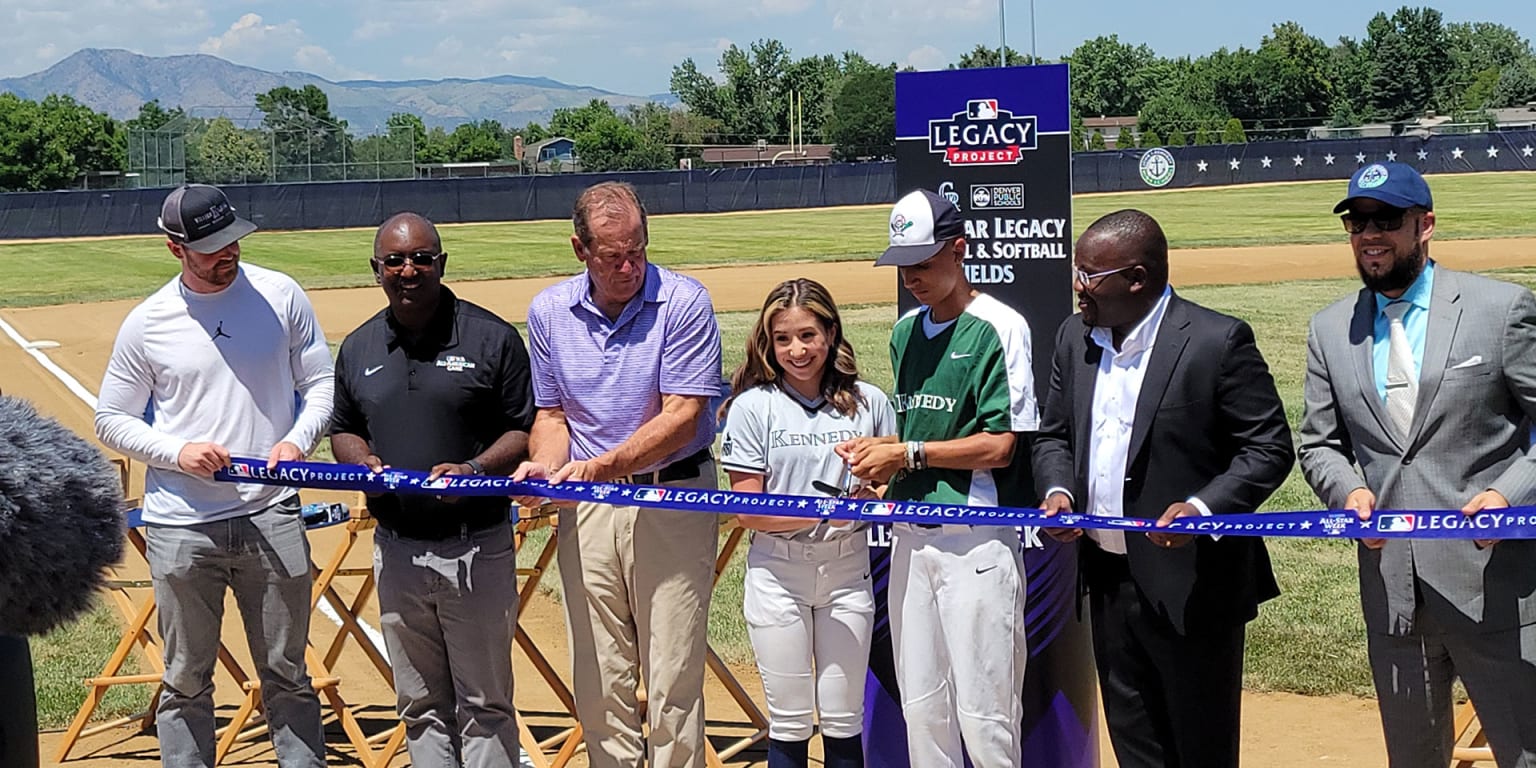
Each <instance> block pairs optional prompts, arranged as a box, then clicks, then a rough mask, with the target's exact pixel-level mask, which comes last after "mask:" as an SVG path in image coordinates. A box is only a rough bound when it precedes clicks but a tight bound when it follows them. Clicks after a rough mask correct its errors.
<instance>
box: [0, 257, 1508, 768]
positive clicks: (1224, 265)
mask: <svg viewBox="0 0 1536 768" xmlns="http://www.w3.org/2000/svg"><path fill="white" fill-rule="evenodd" d="M1434 253H1435V257H1436V258H1437V260H1439V261H1440V262H1442V263H1444V264H1446V265H1448V266H1452V267H1455V268H1459V269H1470V270H1486V269H1493V268H1500V267H1509V266H1536V241H1533V240H1487V241H1446V242H1440V243H1436V244H1435V248H1434ZM575 266H576V265H575V263H574V262H573V264H572V267H575ZM1172 269H1173V275H1172V279H1173V282H1174V284H1175V285H1176V286H1179V285H1195V284H1226V283H1257V282H1278V281H1289V280H1297V279H1317V278H1331V277H1348V276H1351V275H1353V274H1354V267H1353V262H1352V260H1351V258H1350V256H1349V253H1348V250H1347V249H1346V248H1345V247H1344V246H1343V245H1342V244H1340V245H1327V246H1291V247H1265V248H1249V249H1208V250H1197V251H1180V252H1176V253H1175V254H1174V256H1173V258H1172ZM690 274H693V275H694V276H696V277H698V278H699V279H700V280H702V281H703V282H704V283H705V284H706V285H707V286H708V288H709V289H710V292H711V295H712V296H713V298H714V301H715V306H716V308H717V309H718V310H719V311H738V310H752V309H756V308H757V307H758V306H760V304H761V301H762V298H763V296H764V295H765V294H766V292H767V290H768V289H769V288H770V287H771V286H772V285H773V284H775V283H777V282H779V281H781V280H784V279H787V278H790V277H810V278H813V279H816V280H818V281H820V282H822V283H824V284H825V285H827V286H828V288H830V289H831V291H832V293H833V295H834V296H836V297H837V300H838V301H839V302H840V303H842V304H845V305H852V304H874V303H890V302H893V301H894V300H895V296H896V275H895V273H894V271H893V270H885V269H878V270H877V269H873V268H872V267H870V266H869V265H868V264H867V263H848V262H842V263H814V264H776V265H768V266H747V267H734V268H721V269H703V270H694V271H691V272H690ZM555 281H556V280H555V279H537V280H500V281H486V282H472V283H454V284H453V287H454V289H455V290H456V291H457V292H458V293H459V294H460V295H461V296H464V297H465V298H467V299H469V300H471V301H474V302H476V303H479V304H481V305H483V306H486V307H488V308H490V309H492V310H494V311H497V312H499V313H501V314H502V315H503V316H504V317H507V318H508V319H511V320H517V321H521V320H522V319H523V310H524V308H525V307H526V306H527V305H528V302H529V300H530V299H531V298H532V297H533V295H534V294H535V293H537V292H538V291H539V290H540V289H542V288H544V287H545V286H547V285H549V284H551V283H553V282H555ZM310 295H311V297H312V299H313V301H314V303H315V306H316V309H317V312H318V314H319V318H320V322H321V325H322V327H323V328H325V330H326V335H327V336H328V337H329V338H330V339H331V340H333V341H339V340H340V339H341V338H342V337H343V336H345V335H346V333H347V332H348V331H350V330H351V329H352V328H354V327H356V326H357V325H358V324H360V323H361V322H362V321H363V320H365V319H366V318H367V317H369V316H370V315H372V314H373V313H374V312H377V311H378V310H379V309H380V307H382V306H383V296H382V294H381V292H380V291H379V289H378V288H377V287H370V288H360V289H345V290H323V291H313V292H312V293H311V294H310ZM134 303H135V302H129V301H121V302H107V303H100V304H83V305H82V304H75V305H62V306H53V307H37V308H29V309H11V310H4V311H0V319H3V320H4V321H5V322H6V323H9V324H10V325H11V326H13V327H14V329H15V330H16V332H17V333H18V334H19V335H20V336H22V337H24V338H25V339H27V340H29V341H43V340H46V341H53V342H57V343H58V346H57V347H56V348H50V349H46V350H44V351H43V354H45V355H46V356H47V357H48V359H49V360H51V361H52V362H53V363H55V364H56V365H58V366H59V367H60V368H62V369H63V370H64V371H65V372H67V373H68V374H70V375H72V376H73V377H75V378H76V379H78V380H79V382H80V383H81V384H82V385H83V386H84V388H85V389H87V390H90V391H91V392H94V391H95V390H96V389H97V387H98V386H99V383H100V381H101V376H102V372H103V370H104V368H105V364H106V360H107V357H108V355H109V353H110V351H111V346H112V341H113V338H114V336H115V334H116V331H117V328H118V326H119V324H120V323H121V322H122V319H123V316H124V315H125V314H126V313H127V312H128V310H129V309H130V308H131V307H132V306H133V304H134ZM0 370H4V371H5V372H6V373H5V374H4V377H3V379H0V389H3V390H4V391H5V393H6V394H9V395H17V396H21V397H25V398H27V399H28V400H31V401H32V402H34V403H35V404H37V406H38V407H39V409H40V410H42V411H43V412H45V413H48V414H49V415H52V416H54V417H55V418H58V419H60V420H61V421H62V422H63V423H64V424H66V425H67V426H69V427H71V428H72V429H75V430H77V431H79V432H80V433H81V434H85V435H90V434H91V433H92V429H91V413H90V408H89V407H88V406H87V405H86V404H85V403H84V402H82V401H81V399H80V398H78V397H76V396H75V395H74V394H72V393H71V392H70V391H69V390H68V389H67V388H66V387H64V386H63V385H62V384H61V383H60V382H59V381H58V380H57V379H56V378H55V377H54V376H53V375H51V374H50V373H48V372H47V371H45V370H44V369H43V367H42V366H41V365H40V364H39V363H38V362H37V361H36V360H35V359H33V358H31V357H29V356H28V355H27V354H26V353H25V352H24V351H23V350H22V349H21V348H20V347H18V345H17V344H15V343H14V342H13V341H12V340H10V339H6V338H0ZM313 498H319V495H318V494H317V495H314V496H311V495H309V494H306V499H313ZM340 537H341V531H340V529H339V528H332V529H327V530H325V531H320V532H316V533H315V534H314V535H313V537H312V544H313V547H314V551H315V556H316V558H317V559H320V558H322V557H324V556H328V555H329V553H330V552H331V551H332V550H333V548H334V547H335V546H336V543H337V542H338V541H339V540H340ZM370 551H371V547H370V542H369V541H368V539H367V537H366V536H365V537H363V539H362V540H361V541H360V543H359V545H358V546H357V547H356V548H355V549H354V550H353V552H352V555H351V557H350V558H349V560H348V565H352V566H358V567H366V566H367V565H368V563H369V552H370ZM138 573H139V574H142V569H141V570H140V571H138ZM338 586H339V591H340V592H341V593H342V597H343V598H344V599H347V600H350V599H352V597H353V596H354V595H355V586H353V584H349V583H346V582H342V583H339V585H338ZM370 605H371V604H370ZM363 618H364V620H365V621H367V622H368V623H370V624H372V625H373V626H377V619H378V617H377V610H376V609H375V608H372V607H370V608H369V609H368V610H366V611H364V613H363ZM315 623H316V627H317V629H316V631H317V633H322V634H325V637H326V639H327V640H328V639H329V634H326V633H333V632H334V628H333V627H330V626H329V625H328V623H326V622H324V621H323V620H322V619H319V618H317V619H316V622H315ZM523 626H524V627H525V628H526V629H527V630H528V632H529V633H530V634H531V635H532V636H533V637H534V638H535V640H536V641H537V642H538V643H539V645H540V646H541V647H543V649H544V650H545V652H546V653H548V654H549V656H550V660H551V662H552V663H553V664H554V666H555V668H556V669H562V670H563V669H565V668H566V664H567V661H566V658H565V652H564V643H565V639H564V628H563V623H562V620H561V617H560V615H559V610H558V608H557V607H556V606H555V605H554V603H553V602H552V601H550V600H548V599H547V598H543V599H538V600H536V601H535V602H533V603H532V604H531V605H530V606H529V607H528V610H527V613H526V614H525V618H524V621H523ZM225 630H226V631H225V635H224V636H225V638H226V639H229V640H230V641H231V646H232V649H233V650H234V651H235V653H236V654H237V656H242V657H244V654H245V648H244V643H243V641H242V640H240V639H239V638H240V637H241V634H240V631H239V624H238V620H237V619H236V614H235V612H234V611H233V610H231V611H229V615H228V616H227V619H226V627H225ZM518 659H519V661H518V667H517V672H516V674H517V678H518V680H519V688H518V704H519V708H520V709H522V710H524V711H526V712H530V713H535V714H532V715H530V717H529V722H530V723H532V724H533V725H534V726H535V727H536V728H539V727H541V726H553V725H554V724H555V723H556V722H558V720H557V719H555V718H553V717H551V716H549V713H554V712H556V711H557V710H558V709H559V705H558V702H557V700H556V699H555V697H554V696H553V695H552V694H550V693H549V691H548V690H547V689H546V688H545V687H544V686H542V685H540V684H539V683H538V677H537V675H536V673H535V672H534V670H533V668H532V667H531V666H530V665H529V664H528V663H527V661H526V659H525V658H524V657H523V656H522V654H518ZM336 671H337V672H338V673H339V674H340V676H341V677H342V679H343V690H344V692H345V693H344V695H345V696H346V698H347V699H348V701H349V702H351V703H352V704H353V705H354V707H355V708H357V709H358V714H359V716H360V717H363V718H364V719H365V720H368V721H369V722H375V721H376V722H379V723H383V722H385V721H387V720H388V718H389V717H390V716H391V714H392V702H393V697H392V694H390V692H389V689H388V686H387V685H386V684H385V682H384V680H383V679H382V678H381V677H380V676H379V675H378V673H377V672H376V671H375V670H374V669H373V668H372V666H371V665H369V664H368V663H367V662H366V661H365V660H364V659H363V657H362V656H361V655H360V654H351V655H343V657H342V661H341V662H339V663H338V665H337V670H336ZM738 672H739V677H740V679H741V680H742V681H743V682H744V683H745V684H747V686H748V688H749V689H750V691H751V693H752V695H753V696H754V697H756V698H757V699H758V701H759V702H760V701H761V690H760V688H759V687H758V684H757V681H756V673H755V671H754V670H752V669H740V670H738ZM218 685H219V693H218V701H219V702H220V705H221V707H223V708H224V709H222V710H221V712H225V713H227V712H229V711H232V709H233V706H234V701H235V698H234V694H235V690H234V686H233V685H232V684H231V683H230V681H229V680H228V679H227V678H225V677H223V676H221V677H220V679H219V680H218ZM708 706H709V711H710V714H711V717H712V721H711V722H712V728H713V727H714V726H715V724H716V721H721V726H722V728H724V731H723V732H731V729H730V728H729V727H726V724H728V723H731V722H736V723H739V722H740V721H741V720H742V718H741V717H740V716H739V715H737V714H736V712H735V711H734V710H733V709H732V708H731V707H730V705H729V699H728V698H726V696H725V694H724V692H723V690H722V689H720V688H719V687H718V686H712V687H711V693H710V697H709V700H708ZM1244 707H1245V713H1244V718H1243V721H1244V728H1243V732H1244V733H1243V759H1244V763H1245V764H1247V765H1248V766H1250V767H1253V766H1257V767H1258V768H1279V767H1280V766H1287V767H1289V766H1294V765H1297V764H1304V763H1307V762H1323V761H1326V762H1328V763H1330V764H1342V765H1351V766H1368V765H1384V764H1385V757H1384V751H1383V749H1382V745H1381V737H1380V725H1379V722H1378V720H1377V717H1376V713H1375V708H1374V703H1373V702H1371V701H1369V700H1360V699H1353V698H1341V697H1322V698H1318V697H1302V696H1292V695H1257V694H1254V695H1248V696H1245V698H1244ZM537 713H544V714H543V715H540V714H537ZM734 732H739V729H737V730H736V731H734ZM42 738H43V750H44V755H45V761H49V762H51V760H52V756H53V752H54V750H55V748H56V744H57V742H58V739H59V734H58V733H46V734H44V735H43V737H42ZM331 743H332V745H333V746H335V747H337V748H338V752H337V753H335V755H334V757H335V758H336V759H337V760H339V761H340V762H341V763H348V764H349V763H351V758H352V755H353V751H352V749H351V746H350V745H349V744H347V742H346V740H345V737H343V736H342V735H341V734H340V733H339V731H335V730H333V732H332V734H331ZM1103 753H1104V764H1105V765H1106V766H1108V765H1112V764H1113V759H1112V757H1111V756H1110V755H1109V752H1108V747H1107V743H1105V745H1104V747H1103ZM75 754H76V755H77V756H78V755H86V756H87V757H85V758H83V759H82V758H80V757H76V758H75V759H72V760H71V761H70V763H69V764H70V765H80V766H82V767H84V768H96V766H108V765H113V766H116V765H124V764H128V765H142V766H146V768H147V766H149V765H151V764H154V763H157V762H158V754H157V752H156V751H155V743H154V741H153V739H152V738H151V737H148V736H143V735H139V736H133V735H132V734H130V733H129V732H128V731H116V732H112V733H108V734H103V735H101V736H97V737H93V738H92V739H89V740H86V741H85V742H83V743H82V745H81V747H79V748H77V749H76V752H75ZM762 761H763V753H762V752H761V751H748V752H746V753H744V754H743V755H741V756H739V757H738V758H737V759H736V760H734V761H732V762H731V763H730V764H731V765H761V764H762ZM403 762H404V760H403V758H402V759H400V760H398V761H397V763H396V764H402V763H403ZM227 764H230V765H271V764H273V763H272V755H271V752H270V749H268V748H267V747H266V745H265V743H264V742H259V743H256V744H253V745H251V746H246V747H243V748H240V749H237V750H236V751H235V752H234V753H233V754H232V755H231V759H230V760H229V761H228V762H227ZM576 764H584V761H581V760H578V761H577V763H576Z"/></svg>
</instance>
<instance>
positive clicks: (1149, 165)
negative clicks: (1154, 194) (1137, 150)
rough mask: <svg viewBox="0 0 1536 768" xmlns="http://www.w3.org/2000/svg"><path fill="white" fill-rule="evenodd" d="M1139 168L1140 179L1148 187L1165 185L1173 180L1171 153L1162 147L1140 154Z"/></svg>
mask: <svg viewBox="0 0 1536 768" xmlns="http://www.w3.org/2000/svg"><path fill="white" fill-rule="evenodd" d="M1140 168H1141V180H1142V181H1145V182H1146V183H1147V186H1149V187H1166V186H1168V182H1170V181H1173V173H1174V162H1173V155H1172V154H1170V153H1169V152H1168V150H1166V149H1163V148H1162V147H1158V148H1156V149H1150V150H1147V152H1146V153H1145V154H1143V155H1142V156H1141V165H1140Z"/></svg>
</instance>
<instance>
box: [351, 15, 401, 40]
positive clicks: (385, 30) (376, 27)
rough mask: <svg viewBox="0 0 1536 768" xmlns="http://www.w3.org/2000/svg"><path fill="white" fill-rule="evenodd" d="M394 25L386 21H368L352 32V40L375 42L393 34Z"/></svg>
mask: <svg viewBox="0 0 1536 768" xmlns="http://www.w3.org/2000/svg"><path fill="white" fill-rule="evenodd" d="M394 31H395V25H394V23H392V22H388V21H379V20H377V19H369V20H367V21H365V22H363V24H362V26H360V27H358V28H357V29H355V30H353V31H352V39H353V40H377V39H379V38H381V37H389V36H390V35H392V34H394Z"/></svg>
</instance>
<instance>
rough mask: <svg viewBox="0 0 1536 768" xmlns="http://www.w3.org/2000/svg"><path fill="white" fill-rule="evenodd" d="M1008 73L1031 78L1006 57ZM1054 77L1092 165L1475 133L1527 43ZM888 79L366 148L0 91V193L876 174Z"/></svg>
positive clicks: (1492, 40) (708, 90)
mask: <svg viewBox="0 0 1536 768" xmlns="http://www.w3.org/2000/svg"><path fill="white" fill-rule="evenodd" d="M1007 60H1008V63H1009V64H1023V63H1031V61H1030V57H1028V56H1024V55H1020V54H1019V53H1018V52H1016V51H1013V50H1012V49H1010V50H1009V51H1008V56H1007ZM1061 61H1063V62H1066V63H1068V64H1070V65H1071V99H1072V105H1071V106H1072V116H1073V117H1072V129H1073V146H1074V147H1075V148H1077V149H1086V150H1092V149H1102V148H1104V145H1105V141H1104V137H1103V136H1102V135H1101V134H1100V133H1099V132H1098V131H1096V130H1087V129H1085V128H1084V122H1083V120H1084V118H1089V117H1099V116H1135V117H1136V118H1137V119H1138V128H1137V130H1136V135H1137V139H1138V140H1139V142H1140V144H1141V145H1143V146H1162V145H1180V144H1188V143H1196V144H1204V143H1218V142H1221V143H1235V142H1243V141H1247V140H1249V139H1250V138H1288V137H1296V136H1303V135H1305V131H1306V129H1307V128H1309V127H1312V126H1317V125H1324V124H1326V125H1332V126H1341V127H1342V126H1351V125H1359V124H1362V123H1371V122H1388V123H1397V124H1401V123H1403V122H1404V121H1407V120H1410V119H1413V118H1415V117H1418V116H1421V115H1424V114H1425V113H1426V112H1431V111H1432V112H1435V113H1437V114H1443V115H1448V116H1452V117H1453V119H1456V120H1459V121H1468V122H1486V121H1488V119H1489V118H1488V112H1489V110H1492V109H1498V108H1502V107H1509V106H1517V105H1521V104H1524V103H1527V102H1529V101H1532V100H1536V55H1533V52H1532V48H1531V44H1530V42H1529V41H1528V40H1526V39H1525V38H1523V37H1521V36H1520V34H1519V33H1518V32H1517V31H1515V30H1514V29H1511V28H1509V27H1507V26H1504V25H1500V24H1494V23H1489V22H1466V23H1446V22H1445V20H1444V17H1443V16H1442V14H1441V13H1440V12H1439V11H1437V10H1435V9H1433V8H1427V7H1424V8H1414V7H1408V6H1404V7H1402V8H1399V9H1398V10H1397V11H1395V12H1393V13H1392V14H1390V15H1389V14H1387V13H1378V14H1376V16H1375V17H1373V18H1372V19H1371V20H1370V21H1369V22H1368V23H1367V24H1366V28H1365V30H1364V34H1363V35H1361V36H1360V37H1358V38H1354V37H1348V36H1345V37H1341V38H1339V39H1338V40H1337V41H1336V42H1334V43H1333V44H1331V45H1330V44H1328V43H1325V42H1324V41H1322V40H1321V39H1319V38H1317V37H1315V36H1312V35H1309V34H1308V33H1307V32H1306V31H1305V30H1304V29H1303V28H1302V26H1301V25H1300V24H1297V23H1296V22H1293V21H1286V22H1282V23H1279V24H1275V25H1274V26H1273V27H1272V29H1271V32H1270V34H1268V35H1266V36H1264V38H1263V39H1262V40H1261V41H1260V42H1259V44H1258V46H1257V47H1255V48H1252V49H1250V48H1247V47H1238V48H1237V49H1235V50H1231V49H1228V48H1225V47H1223V48H1221V49H1218V50H1216V51H1214V52H1212V53H1209V54H1206V55H1204V56H1200V57H1190V56H1184V57H1173V58H1169V57H1162V56H1158V55H1157V54H1156V53H1155V52H1154V51H1153V50H1152V49H1151V48H1150V47H1148V46H1146V45H1132V44H1131V43H1128V42H1124V41H1121V40H1120V39H1119V38H1118V37H1117V36H1115V35H1104V36H1099V37H1095V38H1093V39H1092V40H1087V41H1085V42H1083V43H1082V44H1081V45H1079V46H1078V47H1077V48H1075V49H1074V50H1073V51H1072V52H1071V53H1069V54H1068V55H1066V56H1064V57H1062V59H1061ZM1001 63H1002V55H1001V52H1000V51H999V50H998V49H996V48H989V47H987V46H985V45H977V46H976V47H975V48H974V49H972V50H971V51H969V52H967V53H965V54H964V55H962V56H960V57H959V58H958V59H957V60H956V61H954V62H952V63H951V64H949V67H950V68H952V69H953V68H970V67H993V66H999V65H1000V64H1001ZM1038 63H1045V62H1043V61H1042V62H1038ZM897 71H898V67H897V66H896V65H895V64H893V63H886V64H881V63H876V62H871V61H870V60H868V59H867V58H865V57H864V56H863V55H861V54H859V53H857V52H852V51H849V52H845V53H843V54H840V55H831V54H823V55H815V56H807V57H796V56H794V55H793V53H792V52H791V51H790V49H789V48H788V47H787V46H785V45H784V44H783V43H782V42H781V41H778V40H772V39H769V40H760V41H757V42H754V43H751V44H749V45H748V46H746V47H745V48H743V47H740V46H736V45H732V46H731V47H730V48H728V49H726V50H725V51H724V52H723V53H721V55H720V58H719V60H718V61H717V62H716V63H715V70H714V71H710V70H708V69H707V68H706V67H701V66H700V65H699V64H698V63H697V62H695V61H694V60H693V59H692V58H688V59H684V60H683V61H682V62H681V63H679V64H677V65H676V66H674V67H673V69H672V73H671V82H670V86H671V92H672V93H673V94H674V95H676V96H677V98H678V99H679V101H681V102H682V105H681V106H680V107H676V108H670V107H667V106H665V105H662V104H656V103H650V104H645V105H643V106H631V107H627V108H624V109H617V108H615V107H613V106H612V105H610V104H608V103H607V102H605V101H601V100H593V101H591V102H589V103H587V104H585V105H583V106H579V107H568V108H562V109H558V110H556V111H555V112H554V113H553V115H552V117H551V118H550V120H549V122H548V124H547V125H544V124H540V123H537V122H534V123H529V124H527V125H524V126H504V125H502V124H501V123H500V122H498V121H495V120H481V121H478V122H472V123H464V124H461V125H459V126H457V127H455V128H454V129H453V130H451V131H449V130H446V129H444V128H442V127H433V128H431V129H428V128H427V127H426V125H425V123H424V121H423V120H422V119H421V117H420V116H418V115H414V114H409V113H398V114H395V115H393V116H391V117H390V118H389V120H388V121H387V123H386V125H385V126H384V129H383V130H381V131H374V132H371V133H361V132H355V131H353V130H352V129H350V128H349V126H348V125H347V123H346V121H344V120H341V119H339V118H337V117H336V116H335V115H334V114H333V113H332V112H331V110H330V105H329V101H328V99H327V98H326V95H325V93H324V92H323V91H321V90H320V89H319V88H317V87H315V86H313V85H310V86H305V87H303V88H299V89H295V88H289V87H286V86H284V87H280V88H275V89H273V90H271V91H268V92H266V93H263V94H259V95H258V96H257V97H256V99H255V107H256V108H257V110H259V111H260V113H261V115H262V117H261V122H260V125H256V126H248V125H237V124H235V122H234V121H232V120H231V119H229V118H228V117H215V118H201V117H194V116H191V115H188V114H186V113H185V112H184V111H183V110H181V109H180V108H174V109H166V108H165V107H163V106H162V105H161V104H159V103H158V102H150V103H147V104H145V105H143V106H142V107H141V108H140V110H139V113H138V115H136V116H135V117H133V118H131V119H128V120H125V121H117V120H114V119H112V118H111V117H108V116H107V115H104V114H101V113H98V112H95V111H93V110H91V109H90V108H88V107H86V106H84V105H82V104H80V103H79V102H76V101H75V100H74V99H72V98H70V97H68V96H62V95H52V96H47V97H45V98H43V99H42V100H41V101H30V100H27V99H22V98H19V97H17V96H15V95H13V94H8V93H3V94H0V189H6V190H44V189H59V188H64V187H68V186H70V185H71V184H72V183H74V182H75V180H76V179H78V178H80V177H81V176H82V175H85V174H91V173H97V172H103V171H114V170H123V169H140V170H141V171H142V172H143V173H144V175H146V176H149V177H151V178H149V179H147V180H146V183H157V180H156V179H154V178H153V176H154V174H155V173H156V172H162V171H164V170H165V169H181V171H183V172H184V174H185V176H186V177H187V178H189V179H194V180H199V181H211V182H215V183H230V182H264V181H310V180H332V179H342V178H348V179H356V178H402V177H410V176H413V175H414V174H415V165H417V164H434V163H464V162H481V161H485V162H497V161H500V162H514V161H512V158H513V157H514V156H515V151H514V146H515V141H516V137H519V136H520V137H522V141H523V142H524V144H525V145H526V144H532V143H534V142H538V141H540V140H542V139H545V138H549V137H552V136H565V137H568V138H571V139H572V140H573V141H574V143H575V152H576V156H577V158H578V160H579V164H580V167H581V168H582V169H583V170H587V171H600V172H601V171H624V170H649V169H665V168H676V167H678V163H679V161H680V160H682V159H683V158H689V157H692V158H697V157H699V156H700V154H701V152H702V149H703V148H704V147H706V146H710V145H741V144H752V143H754V142H756V141H758V140H766V141H768V142H772V143H779V144H783V143H788V141H789V137H790V136H791V133H792V131H793V132H794V133H795V135H797V136H799V137H801V138H802V140H803V141H805V142H808V143H825V144H830V145H833V147H834V149H833V155H834V157H835V158H836V159H839V160H858V159H864V158H883V157H889V156H890V155H891V154H892V152H893V150H894V145H895V76H896V72H897ZM792 115H793V116H794V117H793V119H792V117H791V116H792ZM1124 145H1125V144H1124V140H1123V139H1122V141H1121V146H1124ZM162 183H163V182H162Z"/></svg>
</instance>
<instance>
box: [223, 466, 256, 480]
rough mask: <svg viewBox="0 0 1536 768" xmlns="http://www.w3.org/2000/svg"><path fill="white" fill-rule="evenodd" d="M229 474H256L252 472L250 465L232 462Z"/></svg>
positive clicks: (244, 475) (250, 475) (249, 475)
mask: <svg viewBox="0 0 1536 768" xmlns="http://www.w3.org/2000/svg"><path fill="white" fill-rule="evenodd" d="M229 476H230V477H254V475H252V474H251V468H250V466H249V465H246V464H231V465H230V467H229Z"/></svg>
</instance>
